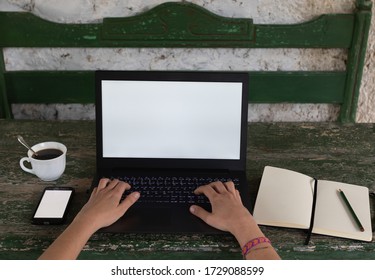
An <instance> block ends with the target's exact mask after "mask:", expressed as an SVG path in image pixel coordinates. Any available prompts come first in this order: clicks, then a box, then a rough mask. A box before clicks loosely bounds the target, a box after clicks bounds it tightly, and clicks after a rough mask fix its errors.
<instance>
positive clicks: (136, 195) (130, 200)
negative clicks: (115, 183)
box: [119, 192, 141, 213]
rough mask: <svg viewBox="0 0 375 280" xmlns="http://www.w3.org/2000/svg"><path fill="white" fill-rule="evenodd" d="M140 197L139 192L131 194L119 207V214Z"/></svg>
mask: <svg viewBox="0 0 375 280" xmlns="http://www.w3.org/2000/svg"><path fill="white" fill-rule="evenodd" d="M140 196H141V194H140V193H139V192H132V193H131V194H129V195H128V196H127V197H126V198H125V199H124V200H123V201H122V202H121V203H120V205H119V208H120V209H121V212H123V213H125V212H126V211H127V210H128V209H129V208H130V207H131V206H132V205H133V204H134V203H135V202H136V201H137V200H138V199H139V197H140Z"/></svg>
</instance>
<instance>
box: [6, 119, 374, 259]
mask: <svg viewBox="0 0 375 280" xmlns="http://www.w3.org/2000/svg"><path fill="white" fill-rule="evenodd" d="M18 134H21V135H22V136H23V137H24V138H25V139H26V140H27V141H28V142H29V143H30V144H35V143H38V142H42V141H50V140H51V141H60V142H62V143H64V144H65V145H66V146H67V147H68V154H67V167H66V171H65V173H64V175H63V176H62V177H61V178H60V179H59V180H57V181H56V182H52V183H46V182H42V181H40V180H39V179H38V178H36V177H35V176H33V175H31V174H28V173H25V172H23V171H22V170H21V168H20V167H19V160H20V158H21V157H23V156H25V155H26V149H25V148H24V147H23V146H21V145H20V144H19V143H18V142H17V139H16V136H17V135H18ZM247 156H248V161H247V176H248V185H249V188H251V190H252V191H251V193H252V200H253V201H254V200H255V196H256V192H257V188H258V186H259V182H260V177H261V174H262V171H263V168H264V166H265V165H272V166H277V167H282V168H288V169H292V170H295V171H298V172H302V173H305V174H307V175H310V176H315V177H317V178H319V179H327V180H335V181H341V182H346V183H352V184H357V185H363V186H367V187H369V188H370V191H374V189H375V172H374V171H375V164H374V163H375V126H374V125H373V124H336V123H272V124H266V123H251V124H249V130H248V153H247ZM94 171H95V123H94V122H91V121H66V122H56V121H14V120H13V121H9V120H0V207H1V208H0V259H35V258H37V257H38V256H39V255H40V254H41V253H42V251H43V250H44V249H45V248H46V247H47V246H48V245H49V244H50V243H51V242H52V241H53V240H54V239H55V238H56V237H57V236H58V235H59V234H60V233H61V232H62V231H63V230H64V228H65V226H66V225H62V226H37V225H32V224H31V223H30V219H31V215H32V212H33V210H34V208H35V206H36V204H37V201H38V199H39V197H40V195H41V192H42V190H43V189H44V187H46V186H50V185H59V186H73V187H74V188H75V189H76V195H75V197H74V200H73V203H72V206H71V209H70V212H69V216H68V222H69V221H71V220H72V218H73V217H74V216H75V214H76V213H77V212H78V211H79V209H80V208H81V207H82V205H83V204H84V203H85V201H86V199H87V194H86V191H87V189H88V188H89V186H90V184H91V180H92V176H93V174H94ZM370 202H371V209H372V219H374V218H373V217H374V206H375V203H374V199H373V198H371V200H370ZM373 224H374V220H373ZM261 228H262V230H263V231H264V233H265V234H266V235H267V236H268V237H269V238H270V239H271V240H272V242H273V244H274V246H275V248H276V249H277V251H278V252H279V254H280V256H281V257H282V258H284V259H375V243H374V242H370V243H367V242H360V241H353V240H348V239H342V238H335V237H327V236H322V235H313V236H312V240H311V242H310V245H308V246H305V245H303V243H304V240H305V232H304V231H302V230H294V229H285V228H274V227H261ZM80 258H81V259H240V258H241V254H240V250H239V247H238V245H237V243H236V241H235V239H234V238H233V237H232V236H230V235H228V236H213V235H199V234H196V235H169V234H136V235H135V234H110V233H96V234H95V235H94V236H93V237H92V238H91V239H90V241H89V242H88V244H87V245H86V246H85V248H84V250H83V252H82V253H81V255H80Z"/></svg>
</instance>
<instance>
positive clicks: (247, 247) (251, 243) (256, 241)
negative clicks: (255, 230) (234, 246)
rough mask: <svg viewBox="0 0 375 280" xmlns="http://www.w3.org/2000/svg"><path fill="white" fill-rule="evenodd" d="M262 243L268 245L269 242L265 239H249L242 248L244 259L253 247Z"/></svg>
mask: <svg viewBox="0 0 375 280" xmlns="http://www.w3.org/2000/svg"><path fill="white" fill-rule="evenodd" d="M262 243H270V244H271V241H270V240H269V239H268V238H267V237H257V238H254V239H251V240H250V241H249V242H247V243H246V244H245V245H244V246H243V247H242V255H243V257H245V256H246V255H247V254H248V253H249V252H250V250H251V249H252V248H254V247H255V246H257V245H259V244H262Z"/></svg>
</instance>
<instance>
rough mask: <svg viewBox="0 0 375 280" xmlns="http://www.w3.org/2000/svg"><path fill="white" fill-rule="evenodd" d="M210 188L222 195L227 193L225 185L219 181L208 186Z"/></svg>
mask: <svg viewBox="0 0 375 280" xmlns="http://www.w3.org/2000/svg"><path fill="white" fill-rule="evenodd" d="M210 186H211V187H212V188H213V189H214V190H215V191H216V192H218V193H224V192H226V191H227V188H226V186H225V184H224V183H223V182H221V181H216V182H213V183H211V184H210Z"/></svg>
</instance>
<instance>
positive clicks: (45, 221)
mask: <svg viewBox="0 0 375 280" xmlns="http://www.w3.org/2000/svg"><path fill="white" fill-rule="evenodd" d="M57 190H58V191H67V192H70V196H69V199H68V203H67V204H66V207H65V209H64V214H63V216H62V217H59V218H52V217H48V218H47V217H35V214H36V213H37V211H38V208H39V206H40V203H41V202H42V200H43V197H44V195H45V193H46V191H57ZM73 195H74V188H72V187H46V188H45V189H44V190H43V193H42V195H41V196H40V199H39V202H38V204H37V206H36V207H35V210H34V213H33V216H32V223H33V224H36V225H58V224H62V223H64V222H65V220H66V216H67V214H68V208H69V205H70V203H71V201H72V198H73Z"/></svg>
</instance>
